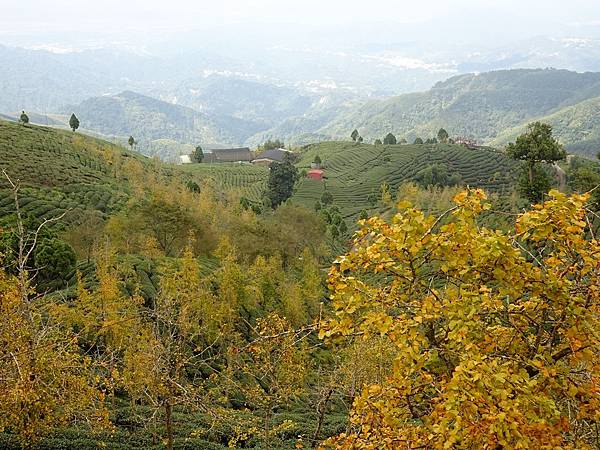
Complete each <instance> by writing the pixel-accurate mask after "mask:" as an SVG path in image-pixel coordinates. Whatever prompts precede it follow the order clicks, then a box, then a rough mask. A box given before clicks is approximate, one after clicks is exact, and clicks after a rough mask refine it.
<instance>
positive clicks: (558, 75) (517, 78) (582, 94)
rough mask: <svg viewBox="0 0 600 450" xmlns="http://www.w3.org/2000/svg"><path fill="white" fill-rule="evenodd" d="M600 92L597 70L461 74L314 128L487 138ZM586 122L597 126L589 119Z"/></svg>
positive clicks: (367, 134) (368, 134) (338, 133)
mask: <svg viewBox="0 0 600 450" xmlns="http://www.w3.org/2000/svg"><path fill="white" fill-rule="evenodd" d="M599 94H600V73H576V72H569V71H566V70H554V69H547V70H505V71H496V72H488V73H482V74H468V75H460V76H456V77H453V78H450V79H449V80H447V81H445V82H441V83H437V84H436V85H435V86H434V87H433V88H432V89H431V90H429V91H427V92H422V93H415V94H407V95H401V96H399V97H393V98H391V99H388V100H384V101H373V102H370V103H367V104H366V105H364V106H363V107H361V108H359V109H357V110H355V111H353V112H351V113H349V114H342V115H341V116H340V117H338V118H337V119H335V120H334V121H332V122H331V123H330V124H329V125H327V126H325V127H323V128H321V129H320V130H318V131H319V132H320V133H323V134H326V135H331V136H335V137H344V138H347V136H348V135H349V133H350V131H352V130H353V129H354V128H357V129H358V131H359V132H360V134H361V135H362V136H363V137H364V138H365V139H367V140H370V139H375V138H382V137H383V136H384V135H385V134H386V133H388V132H393V133H394V134H395V135H396V136H397V137H399V138H400V137H406V138H407V139H408V140H409V141H412V140H413V139H414V138H415V137H416V136H420V137H423V138H427V137H433V136H435V134H436V133H437V130H438V129H439V128H440V127H444V128H445V129H447V130H448V132H449V133H450V134H451V136H467V137H473V138H476V139H478V140H480V141H483V142H490V141H493V140H494V139H495V138H496V137H497V136H498V135H499V134H500V133H502V131H503V130H506V129H509V128H513V127H516V126H520V125H523V124H526V123H527V122H529V121H531V120H532V119H534V118H537V117H543V116H547V115H549V114H553V113H555V112H557V111H559V110H561V109H563V108H566V107H569V106H573V105H576V104H578V103H580V102H582V101H586V100H588V99H589V98H592V97H597V96H598V95H599ZM593 117H597V116H596V115H595V116H593ZM590 122H591V123H590V125H592V126H593V127H600V123H592V122H595V120H594V119H593V118H592V119H590Z"/></svg>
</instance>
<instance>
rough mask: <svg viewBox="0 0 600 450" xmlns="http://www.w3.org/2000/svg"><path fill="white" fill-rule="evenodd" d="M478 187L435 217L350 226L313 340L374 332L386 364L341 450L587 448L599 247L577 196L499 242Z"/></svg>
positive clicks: (406, 212) (546, 208) (553, 202)
mask: <svg viewBox="0 0 600 450" xmlns="http://www.w3.org/2000/svg"><path fill="white" fill-rule="evenodd" d="M485 200H486V196H485V194H484V193H483V192H482V191H480V190H467V191H464V192H461V193H459V194H458V195H456V197H455V198H454V202H455V206H454V207H453V208H452V209H451V210H449V211H447V212H446V213H445V214H443V215H442V216H441V217H438V218H436V217H433V216H427V215H425V214H424V213H423V212H421V211H419V210H417V209H414V208H412V207H411V206H410V204H407V203H403V204H400V205H399V212H398V214H396V215H395V216H394V217H393V219H392V220H391V223H388V222H386V221H384V220H383V219H381V218H377V217H374V218H371V219H369V220H367V221H363V223H362V227H361V229H360V230H359V231H358V232H357V234H356V235H355V241H354V246H353V248H352V250H351V251H350V252H349V253H347V254H346V255H345V256H343V257H342V258H340V259H338V262H337V264H336V265H335V266H334V267H333V268H332V269H331V271H330V274H329V285H330V289H331V299H332V307H333V310H334V316H333V319H331V320H330V321H329V322H328V323H327V324H326V325H324V326H323V328H322V330H321V337H324V338H328V339H343V338H344V336H352V337H353V338H356V337H357V336H359V337H363V338H370V337H372V336H383V337H386V338H387V339H389V340H390V342H391V343H393V345H394V348H395V351H394V356H393V364H392V369H391V370H390V372H389V374H388V376H387V379H386V380H385V382H384V383H381V384H371V385H368V386H366V387H365V388H364V390H363V392H362V394H361V395H360V396H358V397H357V398H356V400H355V402H354V405H353V410H352V412H351V416H350V420H351V429H350V431H349V432H348V433H344V434H342V435H339V436H337V437H335V438H332V439H330V440H329V441H327V442H326V443H325V444H324V447H325V448H340V449H344V448H346V449H350V448H352V449H360V448H363V449H367V448H380V449H399V448H465V449H475V448H477V449H479V448H490V449H497V448H507V449H508V448H511V449H515V448H528V449H533V448H536V449H541V448H593V447H594V448H597V446H598V445H599V442H598V434H597V432H596V431H595V430H596V429H597V428H596V427H597V423H598V421H599V419H600V355H599V349H600V347H599V344H600V342H599V340H600V317H599V313H600V301H599V300H600V285H599V284H598V281H597V280H598V275H599V272H600V246H599V245H598V241H597V240H596V239H595V238H594V236H590V235H589V234H587V233H589V229H588V221H587V219H586V202H587V200H588V196H587V195H573V196H570V197H569V196H566V195H564V194H561V193H559V192H557V191H551V192H550V196H549V200H548V201H547V202H545V203H544V204H542V205H536V206H535V207H534V208H533V209H532V210H531V211H529V212H526V213H523V214H522V215H520V216H519V217H518V218H517V221H516V227H515V230H514V231H512V232H510V233H503V232H500V231H496V230H492V229H487V228H485V227H481V226H479V225H478V216H479V214H480V213H481V212H483V211H484V210H486V209H489V205H488V204H486V203H485Z"/></svg>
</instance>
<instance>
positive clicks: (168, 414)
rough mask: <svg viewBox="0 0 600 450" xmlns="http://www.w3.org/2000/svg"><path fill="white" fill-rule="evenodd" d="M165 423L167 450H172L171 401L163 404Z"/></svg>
mask: <svg viewBox="0 0 600 450" xmlns="http://www.w3.org/2000/svg"><path fill="white" fill-rule="evenodd" d="M165 413H166V417H165V423H166V425H167V450H173V406H172V405H171V399H169V400H167V402H166V403H165Z"/></svg>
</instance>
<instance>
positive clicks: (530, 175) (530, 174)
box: [529, 162, 534, 187]
mask: <svg viewBox="0 0 600 450" xmlns="http://www.w3.org/2000/svg"><path fill="white" fill-rule="evenodd" d="M533 164H534V163H532V162H530V163H529V187H531V186H533Z"/></svg>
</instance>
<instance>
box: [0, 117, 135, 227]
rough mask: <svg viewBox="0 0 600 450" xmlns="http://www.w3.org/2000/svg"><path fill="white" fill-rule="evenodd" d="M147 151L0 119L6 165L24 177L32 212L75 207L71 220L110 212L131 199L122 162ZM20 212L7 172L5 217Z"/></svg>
mask: <svg viewBox="0 0 600 450" xmlns="http://www.w3.org/2000/svg"><path fill="white" fill-rule="evenodd" d="M128 159H136V160H138V161H141V162H142V163H145V162H146V161H147V160H146V158H144V157H143V156H141V155H139V154H136V153H132V152H128V151H126V150H124V149H122V148H120V147H117V146H115V145H112V144H109V143H107V142H104V141H101V140H99V139H95V138H91V137H88V136H84V135H81V134H76V133H72V132H71V131H63V130H57V129H53V128H45V127H39V126H35V125H28V126H23V125H19V124H17V123H13V122H4V121H0V170H5V171H6V172H7V173H8V175H9V176H10V177H11V178H12V179H14V180H19V181H20V183H21V186H22V190H21V198H20V203H21V206H22V208H23V210H24V212H25V213H26V214H30V215H33V216H35V217H38V218H41V217H50V216H56V215H58V214H61V213H63V212H65V211H67V210H69V211H70V213H69V214H67V216H66V217H65V221H66V222H67V223H68V222H69V221H70V220H71V219H72V218H75V217H77V216H78V215H79V214H80V213H81V212H82V211H85V210H90V211H98V212H99V213H100V214H102V215H104V216H107V215H109V214H111V213H112V212H114V211H115V210H118V209H119V208H121V207H122V206H123V204H124V202H125V201H126V199H127V192H128V189H129V186H128V183H127V180H126V179H124V178H123V176H122V174H120V172H121V171H120V170H119V166H121V165H122V164H124V163H125V162H126V161H127V160H128ZM13 211H14V204H13V199H12V196H11V192H10V190H9V189H8V182H7V180H6V179H5V178H4V176H2V177H1V179H0V216H1V215H5V214H9V213H12V212H13Z"/></svg>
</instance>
